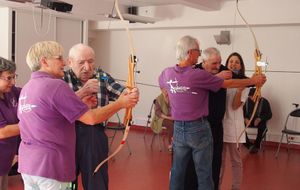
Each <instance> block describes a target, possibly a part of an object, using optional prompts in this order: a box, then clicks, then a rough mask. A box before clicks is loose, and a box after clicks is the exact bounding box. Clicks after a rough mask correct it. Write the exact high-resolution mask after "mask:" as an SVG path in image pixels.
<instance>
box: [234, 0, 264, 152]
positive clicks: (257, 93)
mask: <svg viewBox="0 0 300 190" xmlns="http://www.w3.org/2000/svg"><path fill="white" fill-rule="evenodd" d="M236 10H237V12H238V14H239V16H240V17H241V18H242V20H243V21H244V23H245V24H246V26H247V28H248V29H249V30H250V32H251V34H252V37H253V40H254V45H255V51H254V58H255V66H254V68H255V71H254V74H262V67H261V66H258V64H257V63H258V62H260V61H261V56H262V53H261V51H260V50H259V46H258V42H257V38H256V36H255V33H254V31H253V29H252V28H251V26H250V25H249V23H248V22H247V20H246V19H245V18H244V16H243V15H242V13H241V12H240V9H239V5H238V0H236ZM260 98H261V86H256V90H255V93H254V95H253V101H254V102H255V104H254V107H253V111H252V114H251V117H250V119H249V121H248V122H247V123H246V126H245V129H244V130H243V131H242V132H241V134H240V135H239V137H238V138H237V141H236V144H237V148H239V141H240V139H241V138H242V136H243V134H244V133H245V132H246V130H247V128H248V127H249V126H250V124H251V122H252V120H253V118H254V116H255V113H256V111H257V108H258V104H259V101H260Z"/></svg>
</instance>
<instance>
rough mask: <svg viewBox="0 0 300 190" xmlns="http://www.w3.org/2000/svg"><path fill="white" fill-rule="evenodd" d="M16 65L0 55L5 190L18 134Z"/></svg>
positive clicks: (0, 185)
mask: <svg viewBox="0 0 300 190" xmlns="http://www.w3.org/2000/svg"><path fill="white" fill-rule="evenodd" d="M15 72H16V65H15V63H13V62H12V61H9V60H6V59H4V58H2V57H0V150H1V151H0V189H1V190H7V181H8V173H9V170H10V168H11V166H12V163H13V159H14V156H15V154H16V151H17V137H16V135H18V134H19V129H18V122H19V120H18V118H17V105H18V98H19V94H20V89H18V88H16V87H15V79H16V74H15Z"/></svg>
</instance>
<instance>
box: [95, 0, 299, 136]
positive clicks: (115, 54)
mask: <svg viewBox="0 0 300 190" xmlns="http://www.w3.org/2000/svg"><path fill="white" fill-rule="evenodd" d="M234 2H235V1H228V2H226V3H225V4H224V6H223V8H222V10H221V11H214V12H203V11H199V10H195V9H191V8H182V9H180V7H179V6H170V7H167V8H168V9H166V11H165V15H164V13H163V11H162V10H159V15H161V16H162V17H166V18H167V15H170V18H169V19H165V20H164V21H162V22H159V23H157V24H154V25H142V24H134V25H131V26H132V28H135V29H134V30H133V31H132V33H133V38H134V44H135V47H136V54H137V56H138V58H139V59H140V62H139V63H138V70H140V71H141V74H140V75H138V77H137V81H138V82H140V83H145V84H150V85H157V78H158V76H159V74H160V73H161V71H162V70H163V69H164V68H166V67H168V66H172V65H174V64H176V60H175V44H176V42H177V40H178V39H179V38H180V37H182V36H184V35H192V36H194V37H196V38H198V39H199V41H200V46H201V47H200V48H202V49H204V48H207V47H210V46H215V47H217V48H219V49H220V51H221V53H222V57H223V62H224V61H225V60H226V58H227V56H228V55H229V54H230V53H231V52H232V51H237V52H239V53H241V54H242V56H243V58H244V61H245V63H246V68H247V70H248V72H247V74H248V76H250V75H251V73H252V72H253V71H252V70H253V68H254V66H253V65H254V58H253V52H254V42H253V39H252V36H251V34H250V32H249V30H248V29H247V28H245V27H244V26H243V25H242V22H241V20H240V19H239V18H238V16H237V19H236V20H235V19H234V17H235V16H234V15H235V14H234V13H235V5H234ZM297 7H300V2H299V1H297V0H289V1H272V0H251V1H250V0H245V1H240V9H241V11H242V13H244V16H245V17H246V19H247V18H248V19H247V20H248V21H249V22H250V23H252V24H254V26H253V30H254V31H255V33H256V36H257V40H258V43H259V46H260V48H261V51H262V53H263V54H264V55H263V59H266V57H267V58H268V62H269V63H270V65H269V67H268V69H267V73H266V75H267V77H268V82H267V84H266V85H265V86H264V87H263V91H262V93H263V96H265V97H267V98H268V99H269V100H270V103H271V106H272V110H273V118H272V120H271V121H270V122H269V126H270V131H269V133H268V140H271V141H278V139H279V135H280V134H281V129H282V127H283V122H284V120H285V117H286V115H287V114H288V113H289V111H290V110H291V109H292V108H293V107H292V105H291V104H292V103H293V102H296V103H300V97H299V95H298V94H300V89H299V87H300V85H299V84H298V82H297V81H299V80H300V65H299V63H298V60H300V53H299V50H300V13H299V12H298V10H297V9H298V8H297ZM145 9H147V8H145ZM171 10H172V11H171ZM151 11H152V12H151ZM151 11H150V12H151V13H153V14H154V12H155V10H153V9H152V8H151ZM156 11H158V10H156ZM155 14H156V15H158V13H157V12H156V13H155ZM155 14H154V15H155ZM107 26H108V23H103V22H102V23H97V24H96V25H94V26H93V29H95V28H96V29H98V30H97V31H98V32H97V34H96V35H94V38H93V39H92V40H91V41H90V44H91V45H92V46H93V47H94V48H95V50H96V56H97V62H98V63H99V64H100V66H101V67H102V68H103V69H104V70H105V71H107V72H109V73H111V74H112V76H114V77H115V78H117V79H122V80H126V76H127V57H128V55H129V50H128V42H127V35H126V33H125V31H124V30H123V29H121V28H122V27H123V26H122V25H120V23H118V24H116V23H111V24H110V26H111V27H110V30H107ZM221 30H230V31H231V38H232V39H231V41H232V44H231V45H229V46H228V45H217V44H216V42H215V40H214V38H213V35H214V34H219V32H220V31H221ZM138 87H139V88H140V91H141V100H140V102H139V104H138V106H137V107H136V108H135V109H134V121H135V123H136V124H141V125H145V121H146V119H147V114H148V112H149V108H150V105H151V102H152V100H153V99H154V98H155V97H156V96H157V95H158V94H159V88H158V87H153V86H148V85H138Z"/></svg>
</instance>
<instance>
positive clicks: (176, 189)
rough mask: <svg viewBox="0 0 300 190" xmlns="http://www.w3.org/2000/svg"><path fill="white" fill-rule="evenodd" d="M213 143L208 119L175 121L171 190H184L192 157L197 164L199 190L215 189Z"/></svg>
mask: <svg viewBox="0 0 300 190" xmlns="http://www.w3.org/2000/svg"><path fill="white" fill-rule="evenodd" d="M212 141H213V140H212V136H211V129H210V125H209V123H208V121H207V120H206V119H198V120H195V121H175V123H174V135H173V151H174V153H173V164H172V169H171V181H170V190H184V178H185V172H186V168H187V164H188V162H189V160H190V159H191V157H193V160H194V163H195V170H196V173H197V180H198V190H212V189H213V181H212V151H213V142H212Z"/></svg>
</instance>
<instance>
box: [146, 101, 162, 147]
mask: <svg viewBox="0 0 300 190" xmlns="http://www.w3.org/2000/svg"><path fill="white" fill-rule="evenodd" d="M155 103H156V99H154V100H153V102H152V104H151V107H150V110H149V114H148V116H147V117H148V118H147V123H146V127H145V129H144V138H145V137H146V133H147V130H148V129H149V128H150V129H151V127H150V124H151V122H152V118H153V115H154V114H155ZM166 129H167V128H166V127H164V126H163V127H162V131H161V132H160V133H155V132H153V130H152V132H153V133H152V138H151V147H152V146H153V143H154V139H155V137H157V138H158V146H159V151H160V152H161V151H162V147H163V146H162V143H163V139H162V137H161V134H162V133H163V132H164V131H165V130H166Z"/></svg>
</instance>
